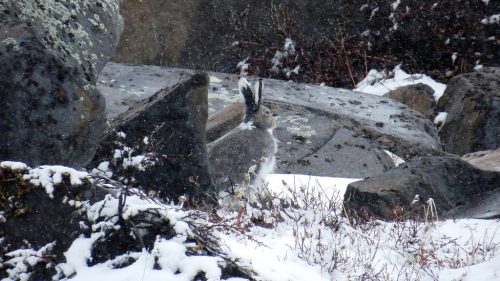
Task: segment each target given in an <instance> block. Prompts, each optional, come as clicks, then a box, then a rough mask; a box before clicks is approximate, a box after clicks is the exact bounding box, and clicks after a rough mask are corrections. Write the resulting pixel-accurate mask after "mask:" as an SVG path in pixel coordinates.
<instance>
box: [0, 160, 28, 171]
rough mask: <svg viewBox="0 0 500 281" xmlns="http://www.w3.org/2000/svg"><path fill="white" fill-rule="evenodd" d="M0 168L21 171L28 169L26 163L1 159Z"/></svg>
mask: <svg viewBox="0 0 500 281" xmlns="http://www.w3.org/2000/svg"><path fill="white" fill-rule="evenodd" d="M0 168H3V169H10V170H12V171H23V170H27V169H28V165H26V164H24V163H22V162H14V161H3V162H0Z"/></svg>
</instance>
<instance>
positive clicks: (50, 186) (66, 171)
mask: <svg viewBox="0 0 500 281" xmlns="http://www.w3.org/2000/svg"><path fill="white" fill-rule="evenodd" d="M63 176H67V177H69V180H70V182H71V185H82V184H83V182H84V181H85V180H90V176H89V174H88V173H87V172H81V171H77V170H75V169H72V168H68V167H64V166H40V167H36V168H33V169H30V170H29V171H28V174H26V175H23V179H24V180H27V181H29V182H30V183H31V184H33V185H36V186H41V187H43V188H45V191H46V192H47V194H48V195H49V197H50V198H53V197H54V195H53V192H54V186H55V185H58V184H61V183H62V181H63Z"/></svg>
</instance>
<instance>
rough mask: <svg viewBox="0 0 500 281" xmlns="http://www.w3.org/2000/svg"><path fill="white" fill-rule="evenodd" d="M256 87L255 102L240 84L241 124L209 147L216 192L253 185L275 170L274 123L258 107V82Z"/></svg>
mask: <svg viewBox="0 0 500 281" xmlns="http://www.w3.org/2000/svg"><path fill="white" fill-rule="evenodd" d="M258 86H259V87H258V88H257V91H258V93H259V99H258V101H255V95H254V94H253V92H252V91H251V89H250V87H249V84H248V82H246V80H245V79H244V78H242V79H241V80H240V92H242V94H243V96H244V97H245V103H246V111H245V116H244V118H243V122H242V123H241V124H240V125H239V126H238V127H236V128H234V129H232V130H231V131H229V132H228V133H227V134H225V135H224V136H222V137H220V138H219V139H217V140H215V141H213V142H211V143H210V144H208V147H207V150H208V161H209V169H210V175H211V177H212V180H213V181H214V185H215V187H216V188H217V191H231V188H232V187H235V186H237V185H241V184H242V183H243V182H247V183H253V182H255V181H256V180H259V179H260V177H262V176H263V175H264V174H265V173H267V172H270V171H272V168H273V167H274V160H275V156H274V155H275V154H276V149H277V145H276V140H275V139H274V137H273V129H274V127H275V126H276V120H275V119H274V117H273V116H272V114H271V112H270V110H269V109H268V108H267V107H265V106H262V105H260V96H261V92H262V82H261V81H259V85H258Z"/></svg>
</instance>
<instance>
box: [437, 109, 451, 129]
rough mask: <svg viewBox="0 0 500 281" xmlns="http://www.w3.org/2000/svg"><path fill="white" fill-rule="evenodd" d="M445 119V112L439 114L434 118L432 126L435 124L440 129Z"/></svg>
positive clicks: (446, 115) (446, 114)
mask: <svg viewBox="0 0 500 281" xmlns="http://www.w3.org/2000/svg"><path fill="white" fill-rule="evenodd" d="M447 117H448V113H447V112H439V113H438V115H436V117H435V118H434V124H436V125H437V126H438V127H442V126H443V125H444V123H445V122H446V118H447Z"/></svg>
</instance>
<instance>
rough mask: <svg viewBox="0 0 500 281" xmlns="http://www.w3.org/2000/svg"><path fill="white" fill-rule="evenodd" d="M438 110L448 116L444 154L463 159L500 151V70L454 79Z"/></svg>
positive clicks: (440, 100)
mask: <svg viewBox="0 0 500 281" xmlns="http://www.w3.org/2000/svg"><path fill="white" fill-rule="evenodd" d="M438 110H439V111H444V112H448V117H447V119H446V122H445V124H444V125H443V127H442V128H441V130H440V132H439V135H440V138H441V142H442V143H443V149H444V150H445V151H448V152H451V153H454V154H458V155H464V154H466V153H469V152H475V151H481V150H488V149H496V148H498V147H500V118H499V116H500V68H483V69H481V70H478V71H475V72H471V73H466V74H462V75H459V76H456V77H454V78H453V79H452V80H451V81H450V82H449V84H448V86H447V87H446V90H445V92H444V94H443V96H442V97H441V98H440V99H439V102H438Z"/></svg>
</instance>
